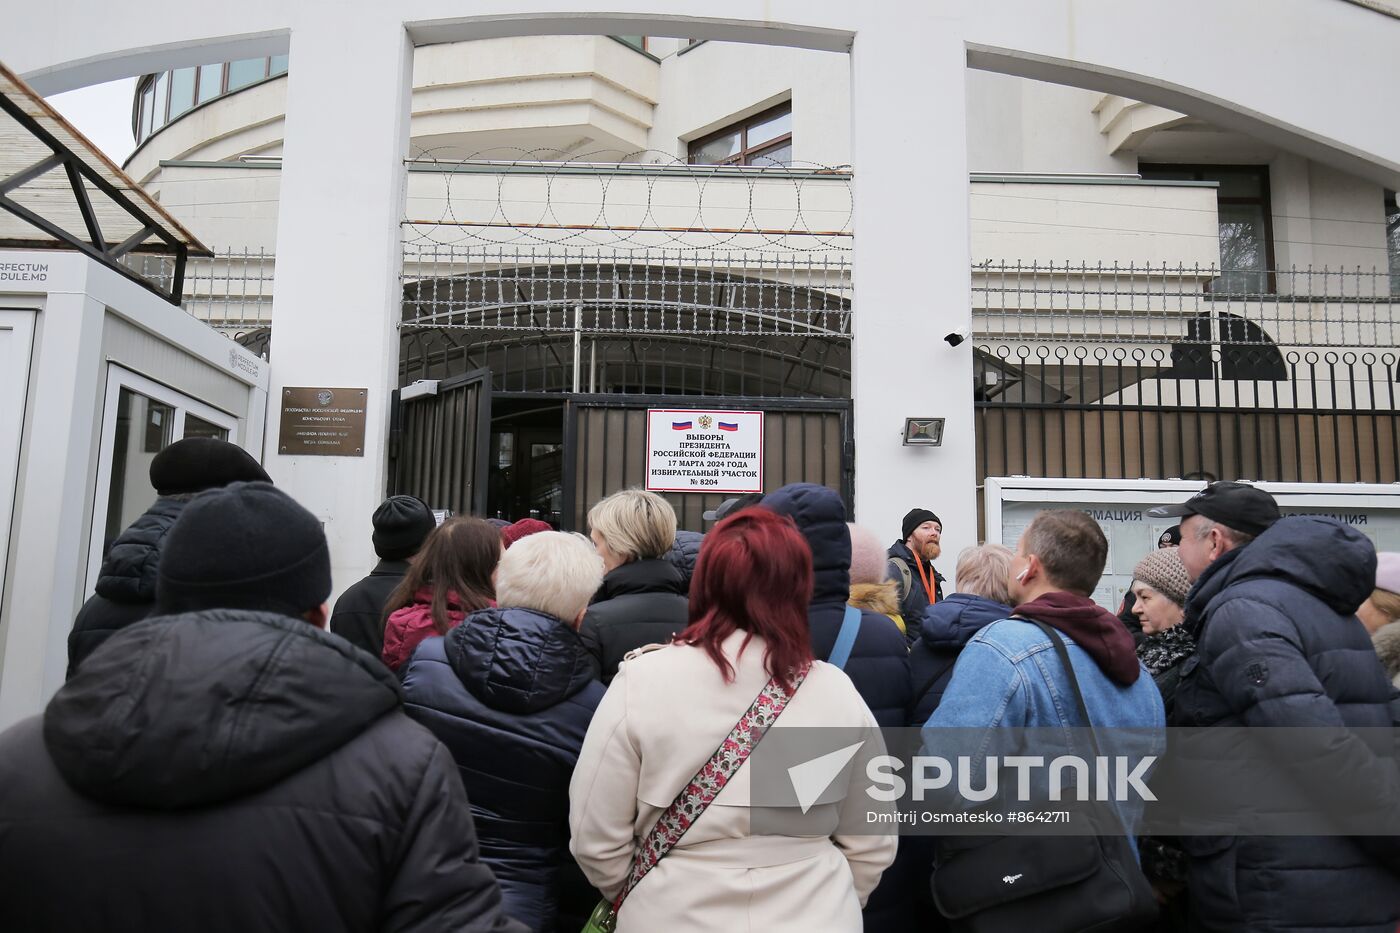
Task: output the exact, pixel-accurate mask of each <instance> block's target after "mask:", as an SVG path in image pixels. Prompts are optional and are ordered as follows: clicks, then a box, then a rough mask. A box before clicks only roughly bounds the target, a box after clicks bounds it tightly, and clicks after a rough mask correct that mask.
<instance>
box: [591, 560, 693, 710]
mask: <svg viewBox="0 0 1400 933" xmlns="http://www.w3.org/2000/svg"><path fill="white" fill-rule="evenodd" d="M685 592H686V585H685V582H684V581H683V580H682V578H681V572H680V571H679V570H677V569H676V567H675V566H674V565H673V564H672V563H671V562H670V561H668V560H665V559H661V558H658V559H655V560H634V561H632V562H631V563H628V564H623V565H622V566H621V567H616V568H614V569H613V570H612V571H611V572H610V573H608V574H607V576H605V577H603V585H602V586H601V587H599V589H598V592H597V594H596V595H595V596H594V597H593V605H591V606H589V607H588V612H587V614H585V615H584V617H583V624H582V625H581V626H580V627H579V632H578V634H579V637H580V638H581V639H583V644H584V647H586V648H587V649H588V652H589V654H590V656H591V657H592V658H593V670H594V673H595V674H596V676H597V677H598V679H600V680H601V681H602V682H603V683H604V684H609V683H612V679H613V677H614V676H616V674H617V666H618V665H619V664H621V663H622V659H623V657H625V656H626V655H627V652H629V651H631V650H632V649H634V648H640V647H642V646H643V645H654V644H661V643H665V642H669V641H670V640H671V636H672V635H675V634H676V633H677V632H679V631H681V630H682V629H683V628H685V627H686V625H687V624H688V623H689V621H690V601H689V600H688V599H687V598H686V596H685Z"/></svg>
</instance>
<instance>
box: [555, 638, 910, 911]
mask: <svg viewBox="0 0 1400 933" xmlns="http://www.w3.org/2000/svg"><path fill="white" fill-rule="evenodd" d="M886 624H887V625H888V624H889V623H888V622H886ZM891 629H893V627H891ZM745 637H746V633H744V632H734V633H732V634H731V635H730V636H729V638H727V639H725V641H724V642H723V643H722V645H721V646H720V647H721V651H722V652H723V653H724V656H725V657H726V658H727V659H728V660H729V661H730V663H731V664H732V665H733V669H734V678H733V680H732V681H728V682H726V680H725V678H724V676H723V674H722V673H721V671H720V669H719V667H718V666H717V665H716V664H715V662H714V661H713V660H711V658H710V657H709V655H707V654H706V653H705V650H704V649H703V648H699V647H693V646H690V645H669V646H666V647H664V648H656V649H653V650H651V651H647V652H644V653H640V654H638V655H635V656H633V657H632V658H629V659H628V660H626V661H625V662H624V663H623V665H622V667H621V669H620V670H619V671H618V674H617V677H616V678H615V679H614V680H613V682H612V686H610V687H609V688H608V692H607V695H606V696H605V697H604V698H603V702H602V703H601V704H600V705H599V707H598V711H597V713H596V714H595V715H594V717H593V723H592V724H591V725H590V726H589V729H588V738H587V739H586V740H585V741H584V743H583V752H582V753H581V754H580V756H579V762H578V767H577V768H576V769H575V770H574V779H573V783H572V784H571V785H570V788H569V798H570V803H571V806H570V809H569V825H570V827H571V828H572V830H573V841H572V843H571V846H572V850H573V852H574V855H575V857H576V858H577V859H578V863H579V865H580V866H581V867H582V868H583V870H584V872H585V874H587V875H588V877H589V879H590V880H591V881H592V882H593V883H594V884H595V885H596V886H597V887H598V889H599V890H600V891H602V892H603V893H604V894H605V895H607V896H608V897H614V896H616V895H617V893H618V891H619V890H620V889H621V887H622V885H623V882H624V880H625V879H626V877H627V873H628V871H629V869H630V868H631V865H632V858H633V853H634V851H635V847H636V846H637V845H638V844H639V842H640V840H642V839H644V838H646V837H647V836H648V835H649V832H650V830H651V828H652V826H653V824H655V822H656V820H657V818H658V817H659V816H660V815H661V813H662V811H664V810H665V809H666V808H667V807H669V806H670V804H671V802H672V801H673V800H674V799H675V798H676V795H677V794H678V793H679V792H680V791H681V790H682V789H683V788H684V787H685V786H686V783H687V782H688V781H690V779H691V778H692V777H694V776H695V773H696V772H697V771H699V770H700V768H701V766H703V765H704V764H705V763H706V762H707V761H708V760H709V759H710V757H711V756H712V755H713V754H714V752H715V750H716V749H717V748H718V747H719V746H720V744H721V742H722V741H724V739H725V738H726V736H727V735H728V734H729V732H730V731H731V730H732V729H733V728H734V726H735V724H736V723H737V722H738V721H739V718H740V716H742V715H743V714H744V712H745V710H747V709H748V707H749V705H750V704H751V703H752V702H753V700H754V698H755V697H756V696H757V695H758V693H759V691H760V690H761V689H762V688H763V686H764V684H765V683H767V681H768V673H767V671H766V670H765V669H764V666H763V655H764V643H763V640H762V639H761V638H758V637H754V638H753V639H752V640H750V641H749V643H748V645H747V647H746V648H744V650H743V652H742V653H741V652H740V651H739V647H740V645H741V644H743V642H744V639H745ZM873 725H874V721H873V720H872V718H871V715H870V711H869V710H867V709H866V708H865V704H864V703H862V702H861V699H860V696H859V695H858V694H857V693H856V691H855V688H854V687H853V686H852V685H851V682H850V680H849V679H848V678H847V677H846V676H845V675H844V674H842V673H841V671H839V670H837V669H836V668H834V667H832V666H831V665H829V664H823V663H821V662H817V663H815V664H813V665H812V670H811V672H810V673H809V674H808V676H807V679H806V680H805V681H804V682H803V683H802V685H801V686H800V687H798V689H797V692H796V693H795V694H794V695H793V698H792V700H791V701H790V702H789V703H788V704H787V707H786V708H785V709H784V711H783V713H782V715H781V717H780V719H779V720H778V726H777V727H776V728H779V729H782V728H785V727H792V728H801V727H804V726H819V727H824V728H839V729H851V730H855V729H868V728H871V727H873ZM865 734H870V735H872V737H873V740H872V741H869V742H867V743H866V744H865V745H864V746H862V748H861V750H860V751H859V752H858V754H859V755H861V756H862V757H858V758H856V759H855V760H854V762H853V763H852V766H851V768H850V770H849V771H848V772H846V773H847V775H848V778H847V781H848V783H846V784H845V785H841V784H840V782H835V781H834V782H833V784H832V786H831V787H829V788H828V789H827V791H826V792H825V793H823V795H822V796H821V798H820V802H818V803H816V804H815V805H814V806H813V808H812V810H811V811H809V814H808V815H807V816H806V817H804V816H803V815H802V814H800V813H799V812H797V807H796V806H793V805H792V804H788V808H789V809H790V810H791V811H792V813H791V814H789V815H787V816H785V817H777V818H776V819H778V820H791V821H792V823H793V824H796V825H797V826H799V827H800V828H802V829H806V830H808V832H806V833H803V834H801V835H796V834H794V835H786V834H784V835H779V834H776V833H772V832H769V833H755V832H754V831H753V827H752V825H751V823H750V817H751V814H752V813H753V812H754V811H753V810H751V802H754V800H753V798H752V797H751V795H750V789H751V786H752V785H751V784H750V777H749V776H750V770H751V767H752V765H753V763H752V762H749V763H747V764H745V765H743V766H741V767H740V768H739V770H738V772H737V773H736V774H735V776H734V779H733V780H731V781H730V782H729V784H728V785H726V786H725V788H724V789H723V790H722V791H721V792H720V794H719V796H718V797H716V798H715V800H714V803H713V804H712V805H711V806H710V807H709V808H708V809H706V810H705V812H704V814H702V815H701V816H700V817H699V818H698V819H696V820H695V821H694V822H693V823H692V824H691V825H690V827H689V829H688V830H687V831H686V833H685V834H684V835H683V836H682V837H681V839H680V842H679V843H678V844H677V845H676V846H675V848H673V849H672V850H671V851H670V853H669V854H668V855H667V856H666V857H665V858H663V859H662V860H661V861H660V862H658V863H657V865H656V867H655V868H654V869H653V870H652V871H651V872H650V873H648V874H647V876H646V877H645V878H644V879H643V880H642V882H641V883H640V884H639V885H638V886H637V887H636V889H635V890H633V892H632V893H631V895H629V896H628V898H627V900H626V902H625V903H624V904H623V905H622V910H621V911H620V912H619V913H618V925H617V931H618V933H663V931H664V933H669V931H692V930H753V931H760V930H761V931H765V933H767V931H771V933H808V931H812V930H821V931H839V933H857V931H859V930H860V928H861V914H860V905H861V903H863V902H864V900H865V898H866V897H867V896H868V895H869V894H870V891H871V889H872V888H873V887H875V884H876V882H878V881H879V880H880V873H881V872H882V871H883V870H884V868H885V867H886V866H887V865H889V864H890V860H891V859H892V858H893V857H894V852H895V847H896V844H897V841H898V840H897V839H896V837H895V835H894V834H893V833H857V834H849V835H848V834H844V833H839V832H835V831H834V830H835V827H837V825H838V818H841V817H844V818H842V819H840V823H841V825H844V826H848V827H849V826H852V825H855V824H856V823H857V822H860V821H861V820H862V819H863V817H861V816H857V814H864V813H866V812H867V811H868V810H870V809H871V808H872V807H873V806H878V804H875V805H872V804H871V803H870V801H868V800H867V799H866V798H865V795H864V793H862V792H861V791H860V790H859V787H860V785H861V782H862V779H861V776H862V775H864V773H865V770H866V764H867V761H868V759H867V758H865V757H864V756H866V755H867V754H878V753H880V752H881V751H883V747H882V746H881V743H880V742H879V739H878V735H879V734H878V733H875V732H871V733H865ZM763 809H764V811H765V812H766V813H767V814H768V815H769V816H770V817H772V813H771V811H773V810H776V809H778V808H777V807H773V806H765V807H764V808H763ZM852 820H854V821H855V822H852ZM816 825H822V826H823V827H825V829H824V831H823V832H822V833H820V834H818V833H812V832H811V831H810V830H811V828H812V827H814V826H816Z"/></svg>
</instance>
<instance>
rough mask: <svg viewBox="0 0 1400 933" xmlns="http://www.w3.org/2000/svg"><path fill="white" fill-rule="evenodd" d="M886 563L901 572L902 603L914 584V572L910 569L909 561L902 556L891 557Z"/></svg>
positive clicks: (900, 594) (900, 589) (900, 593)
mask: <svg viewBox="0 0 1400 933" xmlns="http://www.w3.org/2000/svg"><path fill="white" fill-rule="evenodd" d="M886 563H887V564H889V565H890V566H891V567H893V568H894V569H895V572H896V573H898V574H899V601H900V602H901V603H902V602H904V600H905V598H906V597H907V596H908V595H909V590H910V588H911V587H913V585H914V574H913V572H912V571H911V570H910V569H909V562H908V561H906V560H905V559H904V558H902V557H891V558H890V559H889V560H888V561H886Z"/></svg>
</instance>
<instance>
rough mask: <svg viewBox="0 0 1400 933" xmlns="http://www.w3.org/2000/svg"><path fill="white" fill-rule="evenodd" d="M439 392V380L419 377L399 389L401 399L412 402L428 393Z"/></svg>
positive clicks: (434, 393) (435, 393)
mask: <svg viewBox="0 0 1400 933" xmlns="http://www.w3.org/2000/svg"><path fill="white" fill-rule="evenodd" d="M437 394H438V381H437V380H436V379H419V380H418V381H417V382H413V383H410V384H409V385H406V386H404V387H403V388H402V389H400V390H399V401H401V402H411V401H412V400H413V399H416V398H423V397H424V396H428V395H437Z"/></svg>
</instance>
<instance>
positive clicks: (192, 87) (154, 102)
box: [131, 55, 287, 146]
mask: <svg viewBox="0 0 1400 933" xmlns="http://www.w3.org/2000/svg"><path fill="white" fill-rule="evenodd" d="M286 73H287V56H285V55H274V56H272V57H271V58H245V59H242V60H240V61H236V62H224V63H215V64H212V65H200V66H199V67H197V68H178V69H176V70H174V71H165V72H161V73H160V74H156V75H147V76H146V77H145V78H144V79H143V80H142V81H141V82H140V84H138V85H137V92H136V104H135V106H134V107H133V108H132V124H131V128H132V131H133V132H134V133H135V135H136V144H137V145H138V146H139V145H140V144H141V143H143V142H145V141H146V140H147V138H149V137H150V136H151V135H152V134H153V133H155V132H156V131H157V130H159V129H160V128H161V127H163V126H165V125H166V124H167V123H173V122H174V121H175V120H177V119H179V118H180V117H181V116H183V115H184V114H186V113H188V112H189V111H190V110H193V109H194V108H195V107H197V106H199V105H200V104H204V103H208V102H209V101H211V100H213V99H214V98H216V97H219V96H220V95H223V94H229V93H232V92H233V91H237V90H241V89H243V88H245V87H249V86H251V85H254V84H257V83H258V82H259V81H262V80H264V79H267V78H275V77H277V76H278V75H284V74H286Z"/></svg>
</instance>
